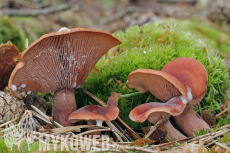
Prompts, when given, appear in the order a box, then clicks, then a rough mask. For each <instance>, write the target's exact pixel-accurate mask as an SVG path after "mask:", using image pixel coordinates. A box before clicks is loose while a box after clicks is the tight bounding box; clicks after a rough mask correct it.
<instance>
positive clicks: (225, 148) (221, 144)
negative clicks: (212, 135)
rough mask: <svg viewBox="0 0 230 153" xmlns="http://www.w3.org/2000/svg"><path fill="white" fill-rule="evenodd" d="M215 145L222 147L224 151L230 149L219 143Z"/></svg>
mask: <svg viewBox="0 0 230 153" xmlns="http://www.w3.org/2000/svg"><path fill="white" fill-rule="evenodd" d="M215 144H216V145H218V146H220V147H222V148H224V149H228V147H226V146H225V145H223V144H221V143H219V142H215Z"/></svg>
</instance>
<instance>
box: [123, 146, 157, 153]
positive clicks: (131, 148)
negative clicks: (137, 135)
mask: <svg viewBox="0 0 230 153" xmlns="http://www.w3.org/2000/svg"><path fill="white" fill-rule="evenodd" d="M123 148H124V149H128V150H136V151H142V152H149V153H151V152H153V153H155V151H153V150H152V149H145V148H143V147H133V146H123Z"/></svg>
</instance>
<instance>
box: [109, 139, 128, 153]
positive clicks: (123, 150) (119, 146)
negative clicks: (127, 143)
mask: <svg viewBox="0 0 230 153" xmlns="http://www.w3.org/2000/svg"><path fill="white" fill-rule="evenodd" d="M109 142H110V143H111V144H112V145H114V146H116V147H117V148H118V149H120V150H121V151H122V152H128V151H127V150H125V149H124V148H123V147H122V146H121V145H118V144H116V143H114V142H113V141H111V140H109Z"/></svg>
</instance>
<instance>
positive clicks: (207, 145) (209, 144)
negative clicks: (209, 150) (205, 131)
mask: <svg viewBox="0 0 230 153" xmlns="http://www.w3.org/2000/svg"><path fill="white" fill-rule="evenodd" d="M217 141H218V140H213V141H212V142H210V143H208V144H206V145H205V146H204V147H209V146H211V145H213V144H214V143H215V142H217Z"/></svg>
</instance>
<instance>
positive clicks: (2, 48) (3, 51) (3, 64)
mask: <svg viewBox="0 0 230 153" xmlns="http://www.w3.org/2000/svg"><path fill="white" fill-rule="evenodd" d="M17 57H19V51H18V49H17V47H16V46H15V45H13V44H12V42H11V41H8V42H7V43H6V44H1V45H0V90H3V89H4V88H5V87H6V86H7V85H8V80H9V78H10V75H11V73H12V71H13V69H14V68H15V66H16V62H15V60H14V59H15V58H17Z"/></svg>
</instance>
